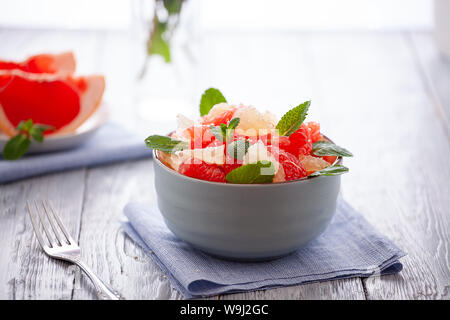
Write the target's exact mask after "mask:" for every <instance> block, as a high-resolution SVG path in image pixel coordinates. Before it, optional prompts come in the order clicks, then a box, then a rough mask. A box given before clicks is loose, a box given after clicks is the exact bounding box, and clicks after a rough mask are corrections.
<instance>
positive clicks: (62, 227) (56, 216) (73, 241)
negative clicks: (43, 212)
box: [47, 201, 77, 244]
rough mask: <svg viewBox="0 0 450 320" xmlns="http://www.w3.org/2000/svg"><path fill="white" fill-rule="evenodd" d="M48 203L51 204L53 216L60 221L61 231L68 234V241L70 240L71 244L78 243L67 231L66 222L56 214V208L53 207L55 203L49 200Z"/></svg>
mask: <svg viewBox="0 0 450 320" xmlns="http://www.w3.org/2000/svg"><path fill="white" fill-rule="evenodd" d="M47 203H48V204H49V205H50V208H51V211H52V212H53V216H54V217H55V220H56V222H57V223H58V225H59V227H60V228H61V231H62V232H63V233H64V235H65V236H66V239H67V241H68V242H69V244H77V243H76V242H75V240H73V239H72V237H71V236H70V234H69V233H68V232H67V230H66V227H64V224H63V223H62V221H61V219H60V218H59V216H58V215H57V214H56V210H55V208H54V207H53V204H52V202H51V201H47Z"/></svg>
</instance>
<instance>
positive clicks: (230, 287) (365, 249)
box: [123, 199, 405, 298]
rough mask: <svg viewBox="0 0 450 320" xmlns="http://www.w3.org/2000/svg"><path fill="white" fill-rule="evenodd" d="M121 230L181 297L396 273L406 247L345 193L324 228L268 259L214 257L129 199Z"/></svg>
mask: <svg viewBox="0 0 450 320" xmlns="http://www.w3.org/2000/svg"><path fill="white" fill-rule="evenodd" d="M124 213H125V216H126V217H127V218H128V221H126V222H124V223H123V228H124V230H125V232H126V233H127V234H128V235H129V236H130V237H131V238H132V239H134V240H135V241H136V242H137V243H138V244H139V245H140V246H142V247H143V248H144V250H146V252H147V253H148V254H150V256H151V257H152V259H153V260H154V261H155V262H156V264H158V265H159V267H160V268H161V269H162V271H163V272H164V273H165V274H166V276H167V277H168V278H169V280H170V282H171V284H172V286H173V287H174V288H175V289H177V290H178V291H180V292H181V293H182V294H183V296H184V297H185V298H196V297H206V296H212V295H218V294H224V293H232V292H242V291H251V290H258V289H268V288H275V287H282V286H290V285H297V284H302V283H307V282H315V281H325V280H332V279H339V278H351V277H368V276H372V275H385V274H393V273H398V272H400V271H401V270H402V264H401V263H400V262H399V261H398V259H399V258H401V257H403V256H404V255H405V253H404V252H403V251H402V250H400V249H399V248H398V247H397V246H396V245H395V244H393V243H392V242H391V241H390V240H388V239H387V238H386V237H384V236H383V235H381V234H379V233H378V232H377V231H376V230H375V229H374V228H373V227H372V226H371V225H370V224H369V223H368V222H367V221H366V220H365V219H364V218H363V217H362V216H361V215H360V214H359V213H358V212H356V211H355V210H354V209H353V208H352V207H350V206H349V204H348V203H347V202H345V201H344V200H343V199H339V201H338V206H337V211H336V214H335V216H334V217H333V219H332V221H331V223H330V225H329V226H328V228H327V229H326V231H325V232H324V233H323V234H322V235H321V236H319V237H318V238H317V239H315V240H313V241H311V242H310V243H309V244H308V245H307V246H306V247H304V248H302V249H299V250H297V251H296V252H294V253H292V254H290V255H288V256H285V257H282V258H280V259H277V260H272V261H268V262H251V263H250V262H248V263H245V262H232V261H226V260H221V259H218V258H214V257H212V256H209V255H208V254H205V253H203V252H201V251H199V250H197V249H194V248H193V247H191V246H190V245H188V244H187V243H185V242H183V241H182V240H180V239H178V238H177V237H175V235H173V234H172V233H171V232H170V231H169V229H168V228H167V227H166V226H165V224H164V222H163V218H162V216H161V214H160V212H159V211H158V209H157V208H156V205H153V206H146V205H143V204H138V203H129V204H128V205H127V206H126V207H125V208H124Z"/></svg>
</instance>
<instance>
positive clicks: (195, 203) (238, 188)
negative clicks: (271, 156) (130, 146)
mask: <svg viewBox="0 0 450 320" xmlns="http://www.w3.org/2000/svg"><path fill="white" fill-rule="evenodd" d="M153 154H154V168H155V187H156V193H157V199H158V207H159V209H160V211H161V213H162V215H163V217H164V220H165V223H166V225H167V227H168V228H169V229H170V230H171V231H172V232H173V233H174V234H175V235H176V236H178V237H179V238H180V239H182V240H184V241H185V242H187V243H190V244H191V245H192V246H194V247H196V248H198V249H200V250H202V251H204V252H206V253H209V254H212V255H214V256H218V257H222V258H227V259H232V260H247V261H252V260H253V261H254V260H269V259H273V258H277V257H280V256H283V255H286V254H288V253H291V252H293V251H295V250H296V249H298V248H301V247H302V246H304V245H305V244H306V243H308V242H309V241H310V240H312V239H314V238H316V237H317V236H318V235H320V234H321V233H322V232H323V231H324V230H325V228H326V227H327V225H328V223H329V222H330V220H331V218H332V217H333V214H334V212H335V209H336V199H337V196H338V193H339V187H340V183H341V177H340V176H326V177H324V176H321V177H314V178H304V179H300V180H295V181H288V182H281V183H272V184H227V183H218V182H209V181H204V180H199V179H194V178H191V177H188V176H185V175H182V174H180V173H178V172H176V171H174V170H172V169H170V168H168V167H167V166H166V165H165V164H163V163H162V162H161V161H160V160H159V159H158V155H157V152H154V153H153ZM338 161H339V162H340V161H341V159H339V160H338Z"/></svg>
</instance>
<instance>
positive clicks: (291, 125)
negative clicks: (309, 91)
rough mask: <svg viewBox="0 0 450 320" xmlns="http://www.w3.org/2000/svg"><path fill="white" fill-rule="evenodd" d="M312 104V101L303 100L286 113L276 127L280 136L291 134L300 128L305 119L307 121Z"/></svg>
mask: <svg viewBox="0 0 450 320" xmlns="http://www.w3.org/2000/svg"><path fill="white" fill-rule="evenodd" d="M310 105H311V101H306V102H303V103H302V104H300V105H298V106H296V107H295V108H293V109H291V110H289V111H288V112H286V113H285V114H284V116H283V117H282V118H281V120H280V121H279V122H278V124H277V127H276V128H277V129H278V131H279V134H280V136H290V135H291V134H293V133H294V132H295V131H297V130H298V128H300V126H301V125H302V123H303V121H305V118H306V115H307V114H308V108H309V106H310Z"/></svg>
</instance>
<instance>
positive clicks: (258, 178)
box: [225, 161, 275, 184]
mask: <svg viewBox="0 0 450 320" xmlns="http://www.w3.org/2000/svg"><path fill="white" fill-rule="evenodd" d="M274 175H275V167H274V165H273V163H272V162H270V161H258V162H256V163H249V164H245V165H243V166H240V167H238V168H236V169H234V170H232V171H230V172H229V173H228V174H227V175H226V177H225V179H226V180H227V182H229V183H240V184H254V183H270V182H272V181H273V177H274Z"/></svg>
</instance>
